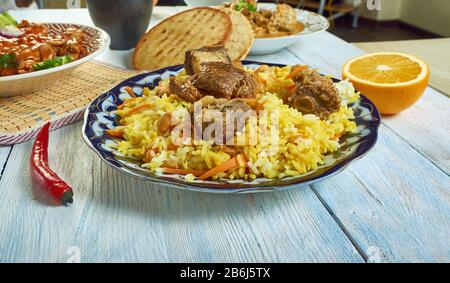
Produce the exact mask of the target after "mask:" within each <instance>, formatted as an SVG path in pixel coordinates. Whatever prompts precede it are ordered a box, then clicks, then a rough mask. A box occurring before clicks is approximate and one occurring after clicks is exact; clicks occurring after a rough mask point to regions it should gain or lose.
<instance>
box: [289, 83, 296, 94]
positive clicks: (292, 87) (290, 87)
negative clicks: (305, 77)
mask: <svg viewBox="0 0 450 283" xmlns="http://www.w3.org/2000/svg"><path fill="white" fill-rule="evenodd" d="M296 88H297V86H296V85H290V86H288V87H287V90H288V91H289V92H291V93H293V92H294V91H295V89H296Z"/></svg>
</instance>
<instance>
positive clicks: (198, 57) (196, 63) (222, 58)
mask: <svg viewBox="0 0 450 283" xmlns="http://www.w3.org/2000/svg"><path fill="white" fill-rule="evenodd" d="M206 62H222V63H227V64H231V59H230V57H229V56H228V53H227V50H226V49H225V47H224V46H221V45H218V46H207V47H202V48H200V49H194V50H188V51H186V54H185V59H184V69H185V70H186V74H188V75H190V76H192V75H194V74H197V73H199V72H200V70H201V68H202V66H201V64H202V63H206Z"/></svg>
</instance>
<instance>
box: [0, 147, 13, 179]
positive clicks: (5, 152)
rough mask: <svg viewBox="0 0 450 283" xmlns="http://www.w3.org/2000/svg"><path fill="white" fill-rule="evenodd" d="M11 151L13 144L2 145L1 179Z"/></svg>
mask: <svg viewBox="0 0 450 283" xmlns="http://www.w3.org/2000/svg"><path fill="white" fill-rule="evenodd" d="M10 152H11V146H3V147H0V179H1V178H2V174H3V169H4V168H5V166H6V162H7V161H8V157H9V154H10Z"/></svg>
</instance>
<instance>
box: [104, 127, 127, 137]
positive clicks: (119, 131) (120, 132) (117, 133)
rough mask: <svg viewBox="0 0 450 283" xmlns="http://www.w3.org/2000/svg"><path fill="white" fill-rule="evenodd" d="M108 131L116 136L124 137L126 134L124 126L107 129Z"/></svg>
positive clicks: (112, 135)
mask: <svg viewBox="0 0 450 283" xmlns="http://www.w3.org/2000/svg"><path fill="white" fill-rule="evenodd" d="M106 133H107V134H108V135H110V136H111V137H114V138H123V135H124V132H123V128H116V129H111V130H106Z"/></svg>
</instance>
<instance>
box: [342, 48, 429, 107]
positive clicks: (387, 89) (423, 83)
mask: <svg viewBox="0 0 450 283" xmlns="http://www.w3.org/2000/svg"><path fill="white" fill-rule="evenodd" d="M342 77H343V79H348V80H349V81H350V82H352V83H353V85H354V86H355V88H356V89H357V90H358V91H360V92H361V93H362V94H364V95H365V96H367V97H368V98H369V99H370V100H372V101H373V103H375V105H376V106H377V108H378V110H379V111H380V113H381V114H397V113H400V112H401V111H403V110H405V109H407V108H409V107H411V106H412V105H413V104H414V103H416V102H417V101H418V100H419V99H420V97H421V96H422V95H423V93H424V91H425V89H426V88H427V86H428V82H429V80H430V70H429V68H428V65H427V63H425V62H424V61H422V60H420V59H418V58H416V57H414V56H412V55H408V54H403V53H396V52H379V53H372V54H367V55H363V56H360V57H357V58H354V59H352V60H350V61H349V62H347V63H346V64H345V65H344V67H343V68H342Z"/></svg>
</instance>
